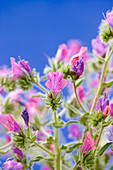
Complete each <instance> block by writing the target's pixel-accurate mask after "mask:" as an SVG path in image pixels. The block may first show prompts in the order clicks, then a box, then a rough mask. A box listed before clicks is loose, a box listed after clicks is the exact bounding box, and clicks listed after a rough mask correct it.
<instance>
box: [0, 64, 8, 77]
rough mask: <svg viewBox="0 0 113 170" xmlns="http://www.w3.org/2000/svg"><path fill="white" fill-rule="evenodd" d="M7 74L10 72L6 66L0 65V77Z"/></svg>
mask: <svg viewBox="0 0 113 170" xmlns="http://www.w3.org/2000/svg"><path fill="white" fill-rule="evenodd" d="M8 74H10V71H9V69H8V68H7V66H3V67H0V77H6V76H7V75H8Z"/></svg>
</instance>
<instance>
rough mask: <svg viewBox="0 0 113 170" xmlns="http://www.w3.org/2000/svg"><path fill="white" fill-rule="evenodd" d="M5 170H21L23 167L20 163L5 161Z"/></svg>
mask: <svg viewBox="0 0 113 170" xmlns="http://www.w3.org/2000/svg"><path fill="white" fill-rule="evenodd" d="M4 167H5V170H13V169H15V170H22V168H23V165H22V163H21V162H14V161H10V160H9V161H6V162H5V163H4Z"/></svg>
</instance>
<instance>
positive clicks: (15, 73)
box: [10, 57, 24, 79]
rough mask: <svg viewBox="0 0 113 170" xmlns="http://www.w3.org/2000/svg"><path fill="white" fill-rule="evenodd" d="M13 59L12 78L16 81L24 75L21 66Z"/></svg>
mask: <svg viewBox="0 0 113 170" xmlns="http://www.w3.org/2000/svg"><path fill="white" fill-rule="evenodd" d="M10 59H11V65H12V78H13V79H16V78H18V77H21V76H22V75H23V73H24V71H23V69H22V68H21V66H20V65H19V64H17V63H16V62H15V59H14V58H13V57H11V58H10Z"/></svg>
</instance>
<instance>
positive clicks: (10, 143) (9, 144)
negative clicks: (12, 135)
mask: <svg viewBox="0 0 113 170" xmlns="http://www.w3.org/2000/svg"><path fill="white" fill-rule="evenodd" d="M12 144H13V142H12V141H11V142H9V143H8V144H6V145H4V146H2V147H0V150H3V149H6V148H8V147H9V146H11V145H12Z"/></svg>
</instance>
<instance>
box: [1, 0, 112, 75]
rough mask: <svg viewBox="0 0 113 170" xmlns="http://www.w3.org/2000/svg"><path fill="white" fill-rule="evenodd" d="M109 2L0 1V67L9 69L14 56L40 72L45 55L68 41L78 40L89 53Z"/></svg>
mask: <svg viewBox="0 0 113 170" xmlns="http://www.w3.org/2000/svg"><path fill="white" fill-rule="evenodd" d="M112 2H113V1H112V0H100V1H99V0H95V1H91V0H62V1H61V0H60V1H55V0H0V65H3V64H7V65H9V66H10V59H9V58H10V57H15V58H16V60H18V56H21V58H25V59H26V60H28V61H29V62H30V65H31V67H32V68H33V67H36V69H37V71H41V73H42V71H43V68H44V65H45V64H46V63H47V57H46V56H45V55H44V53H46V54H47V55H49V56H51V57H52V56H54V55H55V53H56V50H57V47H58V45H59V44H61V43H66V42H67V41H68V40H69V39H80V40H82V41H83V44H84V45H86V46H88V48H89V50H91V39H92V38H95V37H96V35H97V33H98V26H99V23H100V21H101V19H102V18H103V15H102V12H104V13H105V12H106V11H107V10H109V9H110V10H111V8H112Z"/></svg>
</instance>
